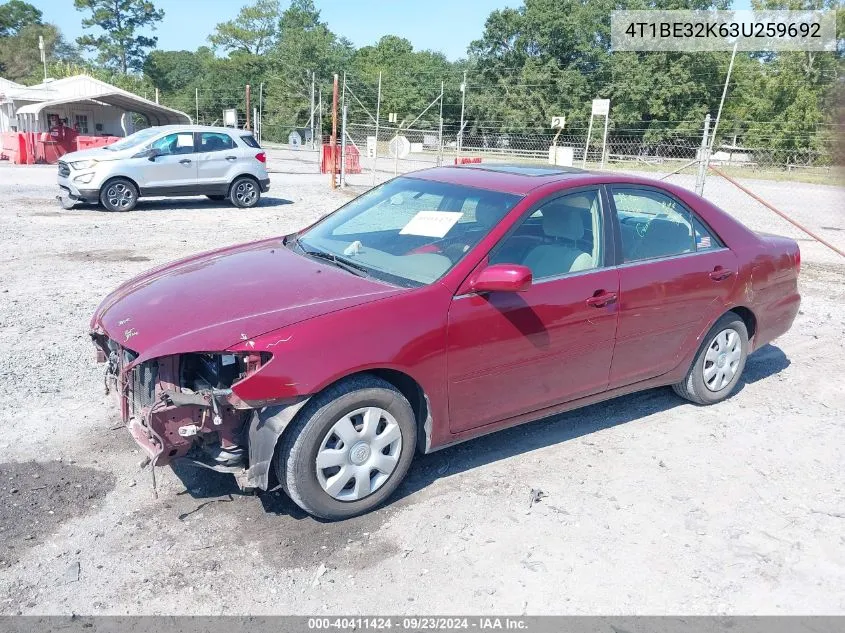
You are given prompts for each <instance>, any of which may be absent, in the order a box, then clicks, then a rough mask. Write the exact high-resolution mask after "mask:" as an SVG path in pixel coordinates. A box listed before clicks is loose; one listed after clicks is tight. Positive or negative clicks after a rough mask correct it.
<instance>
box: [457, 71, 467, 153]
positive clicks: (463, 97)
mask: <svg viewBox="0 0 845 633" xmlns="http://www.w3.org/2000/svg"><path fill="white" fill-rule="evenodd" d="M466 96H467V71H464V80H463V81H462V82H461V129H460V130H458V158H460V156H461V148H462V147H463V144H464V102H465V101H466Z"/></svg>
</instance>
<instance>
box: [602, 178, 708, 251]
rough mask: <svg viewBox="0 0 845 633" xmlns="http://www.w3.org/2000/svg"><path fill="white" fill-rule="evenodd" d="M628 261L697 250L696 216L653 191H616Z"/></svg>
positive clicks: (617, 215)
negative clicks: (694, 219)
mask: <svg viewBox="0 0 845 633" xmlns="http://www.w3.org/2000/svg"><path fill="white" fill-rule="evenodd" d="M613 203H614V205H615V206H616V217H617V221H618V222H619V229H620V232H621V235H622V254H623V255H624V257H625V261H626V262H633V261H640V260H645V259H656V258H660V257H671V256H672V255H681V254H683V253H691V252H693V251H694V250H695V242H694V241H693V229H692V217H691V215H690V212H689V210H688V209H687V208H686V207H684V206H683V205H681V204H680V203H679V202H677V201H676V200H675V199H674V198H670V197H669V196H667V195H664V194H662V193H658V192H657V191H652V190H649V189H622V188H615V187H614V188H613Z"/></svg>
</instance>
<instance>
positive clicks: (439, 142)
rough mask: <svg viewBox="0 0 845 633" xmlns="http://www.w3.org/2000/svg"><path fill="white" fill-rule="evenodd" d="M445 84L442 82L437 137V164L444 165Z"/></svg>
mask: <svg viewBox="0 0 845 633" xmlns="http://www.w3.org/2000/svg"><path fill="white" fill-rule="evenodd" d="M443 84H444V82H442V81H441V82H440V132H439V134H438V137H437V166H438V167H442V166H443Z"/></svg>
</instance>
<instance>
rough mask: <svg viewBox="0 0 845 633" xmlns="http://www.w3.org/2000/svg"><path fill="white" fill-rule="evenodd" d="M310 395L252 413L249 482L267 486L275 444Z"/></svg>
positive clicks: (253, 485) (248, 483)
mask: <svg viewBox="0 0 845 633" xmlns="http://www.w3.org/2000/svg"><path fill="white" fill-rule="evenodd" d="M310 399H311V397H310V396H305V397H302V398H300V399H298V400H295V401H293V402H290V403H288V404H280V405H273V406H270V407H264V408H263V409H260V410H256V411H255V412H254V413H253V414H252V419H251V420H250V422H249V470H248V471H247V473H246V480H247V486H249V487H251V488H260V489H261V490H267V488H268V486H269V482H270V467H271V466H272V463H273V456H274V455H275V453H276V444H277V443H278V442H279V438H280V437H281V436H282V433H283V432H284V430H285V429H286V428H287V426H288V424H290V423H291V421H292V420H293V418H294V417H295V416H296V414H297V413H299V410H300V409H301V408H302V407H303V406H305V403H306V402H308V400H310Z"/></svg>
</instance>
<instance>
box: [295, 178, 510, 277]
mask: <svg viewBox="0 0 845 633" xmlns="http://www.w3.org/2000/svg"><path fill="white" fill-rule="evenodd" d="M519 200H520V197H519V196H515V195H511V194H507V193H499V192H495V191H486V190H483V189H475V188H472V187H465V186H460V185H452V184H447V183H442V182H433V181H428V180H421V179H417V178H409V177H401V178H395V179H394V180H391V181H390V182H388V183H385V184H383V185H381V186H379V187H376V188H375V189H371V190H370V191H368V192H367V193H365V194H364V195H362V196H360V197H359V198H356V199H355V200H353V201H352V202H350V203H349V204H347V205H346V206H344V207H341V208H340V209H338V211H336V212H335V213H333V214H332V215H330V216H329V217H327V218H326V219H324V220H322V221H321V222H320V223H319V224H317V225H315V226H313V227H312V228H310V229H309V230H308V231H306V232H304V233H303V234H301V235H300V236H299V237H298V239H297V245H298V247H299V248H300V249H301V250H302V251H304V252H305V253H306V254H309V255H311V256H313V257H320V258H322V259H325V260H328V261H332V262H333V263H335V264H336V265H338V266H339V267H342V268H344V269H346V270H349V271H350V272H354V271H359V274H367V275H370V276H372V277H376V278H378V279H382V280H384V281H387V282H390V283H396V284H399V285H404V286H416V285H421V284H428V283H431V282H433V281H436V280H437V279H439V278H440V277H442V276H443V275H444V274H445V273H446V272H447V271H449V269H451V268H452V267H453V266H454V265H455V264H457V263H458V262H459V261H460V260H461V259H463V258H464V256H465V255H466V254H467V253H468V252H469V251H470V249H472V248H473V247H474V246H475V245H476V244H477V243H478V242H479V241H480V240H481V238H483V237H484V236H485V235H487V233H489V232H490V230H491V229H492V228H493V227H494V226H495V225H496V224H497V223H498V222H499V221H500V220H501V219H502V218H503V217H504V216H505V214H506V213H507V212H508V211H510V210H511V209H512V208H513V207H514V205H516V203H517V202H519Z"/></svg>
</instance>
